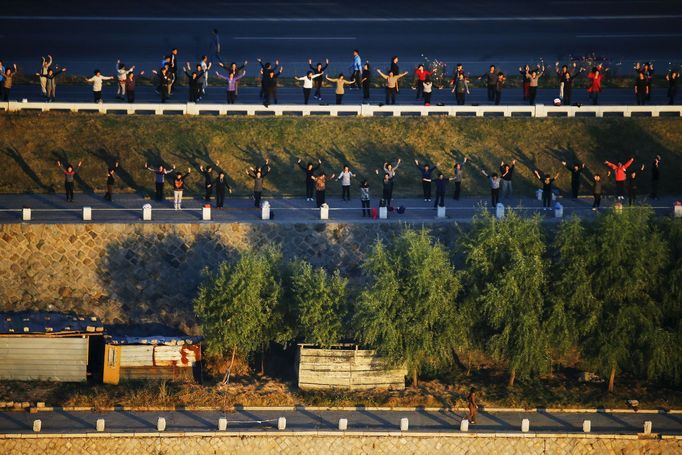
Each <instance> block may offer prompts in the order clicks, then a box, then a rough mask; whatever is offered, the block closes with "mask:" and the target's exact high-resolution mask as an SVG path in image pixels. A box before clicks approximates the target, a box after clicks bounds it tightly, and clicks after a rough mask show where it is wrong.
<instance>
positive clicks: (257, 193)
mask: <svg viewBox="0 0 682 455" xmlns="http://www.w3.org/2000/svg"><path fill="white" fill-rule="evenodd" d="M265 163H266V164H265V166H264V167H257V168H256V169H254V168H250V169H249V170H247V171H246V175H248V176H249V177H251V178H252V179H253V204H254V206H255V207H260V200H261V197H262V196H263V180H264V179H265V177H266V176H267V175H268V174H269V173H270V166H269V165H268V161H267V160H266V161H265Z"/></svg>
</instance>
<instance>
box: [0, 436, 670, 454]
mask: <svg viewBox="0 0 682 455" xmlns="http://www.w3.org/2000/svg"><path fill="white" fill-rule="evenodd" d="M12 436H14V437H12ZM17 436H18V435H6V436H2V435H0V453H8V454H9V453H11V454H13V455H24V454H25V455H33V454H36V453H50V454H55V455H62V454H63V455H67V454H68V455H71V454H74V455H75V454H84V455H85V454H87V455H98V454H102V455H104V454H107V455H111V454H131V455H132V454H135V455H144V454H153V455H175V454H178V455H187V454H195V453H201V454H244V453H257V454H259V455H264V454H277V455H280V454H284V455H286V454H311V455H319V454H353V455H357V454H415V455H417V454H418V455H423V454H480V455H484V454H495V455H505V454H524V455H534V454H548V455H549V454H551V455H563V454H574V455H582V454H585V455H587V454H595V453H598V454H611V453H618V454H621V455H629V454H632V455H636V454H642V453H646V454H648V455H657V454H671V455H672V454H678V453H682V440H681V439H679V438H671V439H637V437H632V436H610V435H609V436H593V435H583V434H577V435H544V436H543V435H534V434H527V435H524V436H521V435H510V434H503V435H495V434H480V433H479V434H475V433H468V434H462V433H449V434H447V435H445V434H443V435H437V434H415V433H413V434H397V435H389V434H376V433H375V434H372V433H346V434H340V433H338V432H337V433H333V432H329V433H317V434H310V433H307V434H306V433H298V434H291V433H289V434H281V433H279V434H278V433H257V434H254V433H232V434H224V435H217V434H215V433H212V434H197V433H186V434H183V433H178V434H162V435H156V434H144V435H106V434H88V435H66V434H65V435H58V436H51V435H42V434H41V435H21V437H17Z"/></svg>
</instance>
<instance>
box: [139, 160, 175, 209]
mask: <svg viewBox="0 0 682 455" xmlns="http://www.w3.org/2000/svg"><path fill="white" fill-rule="evenodd" d="M144 168H145V169H146V170H148V171H150V172H153V173H154V186H155V187H156V200H157V201H163V200H164V194H163V185H164V183H165V182H166V175H168V174H170V173H171V172H173V171H174V170H175V165H173V167H172V169H166V168H165V167H164V166H163V165H160V166H159V167H158V168H157V169H152V168H151V167H149V164H148V163H144Z"/></svg>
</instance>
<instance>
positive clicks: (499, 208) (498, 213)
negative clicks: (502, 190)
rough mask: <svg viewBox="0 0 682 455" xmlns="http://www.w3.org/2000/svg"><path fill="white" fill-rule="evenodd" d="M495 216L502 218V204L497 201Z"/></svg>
mask: <svg viewBox="0 0 682 455" xmlns="http://www.w3.org/2000/svg"><path fill="white" fill-rule="evenodd" d="M495 218H497V219H502V218H504V204H503V203H501V202H498V203H497V205H496V206H495Z"/></svg>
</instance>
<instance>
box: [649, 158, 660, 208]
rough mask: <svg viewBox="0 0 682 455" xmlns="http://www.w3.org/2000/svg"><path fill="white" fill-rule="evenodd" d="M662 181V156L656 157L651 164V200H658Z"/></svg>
mask: <svg viewBox="0 0 682 455" xmlns="http://www.w3.org/2000/svg"><path fill="white" fill-rule="evenodd" d="M660 179H661V155H656V158H654V161H653V163H651V193H650V195H649V197H650V198H651V199H658V182H659V180H660Z"/></svg>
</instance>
